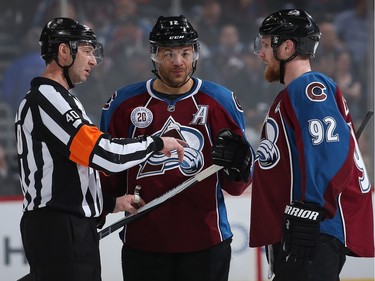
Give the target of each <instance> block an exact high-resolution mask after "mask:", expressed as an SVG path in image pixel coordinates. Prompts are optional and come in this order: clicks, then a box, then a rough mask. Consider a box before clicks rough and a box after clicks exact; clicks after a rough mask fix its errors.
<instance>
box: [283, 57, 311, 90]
mask: <svg viewBox="0 0 375 281" xmlns="http://www.w3.org/2000/svg"><path fill="white" fill-rule="evenodd" d="M309 71H311V66H310V61H309V60H303V59H299V58H296V59H294V60H292V61H290V62H287V63H286V65H285V77H284V82H285V86H288V85H289V84H290V83H291V82H292V81H293V80H294V79H296V78H298V77H300V76H301V75H303V74H304V73H306V72H309Z"/></svg>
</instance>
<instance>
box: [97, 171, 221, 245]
mask: <svg viewBox="0 0 375 281" xmlns="http://www.w3.org/2000/svg"><path fill="white" fill-rule="evenodd" d="M222 168H223V166H219V165H215V164H213V165H211V166H210V167H208V168H206V169H204V170H203V171H201V172H199V173H198V174H196V175H195V176H192V177H191V178H189V179H187V180H186V181H184V182H182V183H180V184H179V185H177V186H176V187H174V188H172V189H171V190H169V191H167V192H166V193H164V194H163V195H161V196H159V197H157V198H155V199H154V200H152V201H150V202H148V203H147V204H146V205H144V206H142V207H141V208H139V209H138V212H137V213H136V214H132V215H128V216H126V217H124V218H122V219H120V220H118V221H117V222H115V223H113V224H111V225H109V226H107V227H106V228H104V229H103V230H101V231H100V232H99V239H102V238H104V237H106V236H107V235H109V234H111V233H112V232H114V231H116V230H117V229H119V228H121V227H123V226H124V225H126V224H128V223H130V222H131V221H133V220H135V219H137V218H139V217H140V216H142V215H144V214H146V213H148V212H150V211H151V210H153V209H155V208H156V207H157V206H159V205H160V204H162V203H164V202H165V201H167V200H169V199H171V198H172V197H174V196H176V195H177V194H179V193H180V192H182V191H184V190H185V189H187V188H189V187H191V186H193V185H194V184H196V183H197V182H201V181H203V180H204V179H206V178H208V177H209V176H211V175H213V174H214V173H216V172H218V171H220V170H221V169H222Z"/></svg>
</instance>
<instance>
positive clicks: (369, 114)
mask: <svg viewBox="0 0 375 281" xmlns="http://www.w3.org/2000/svg"><path fill="white" fill-rule="evenodd" d="M373 114H374V111H372V110H369V111H368V112H367V114H366V116H365V118H364V119H363V121H362V123H361V125H360V126H359V128H358V130H357V133H356V137H357V139H359V137H360V136H361V135H362V132H363V130H364V129H365V128H366V125H367V123H368V121H370V119H371V117H372V115H373Z"/></svg>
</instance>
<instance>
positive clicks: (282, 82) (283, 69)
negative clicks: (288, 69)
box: [273, 50, 298, 84]
mask: <svg viewBox="0 0 375 281" xmlns="http://www.w3.org/2000/svg"><path fill="white" fill-rule="evenodd" d="M273 53H274V56H275V59H276V60H278V61H279V62H280V83H281V84H285V82H284V76H285V64H286V63H287V62H289V61H291V60H292V59H294V58H295V57H296V56H297V55H298V54H297V52H295V53H294V54H293V55H291V56H290V57H289V58H288V59H286V60H280V59H279V58H278V57H277V50H274V52H273Z"/></svg>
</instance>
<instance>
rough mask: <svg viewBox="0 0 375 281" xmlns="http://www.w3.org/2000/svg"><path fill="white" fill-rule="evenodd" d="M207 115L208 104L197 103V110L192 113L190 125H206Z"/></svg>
mask: <svg viewBox="0 0 375 281" xmlns="http://www.w3.org/2000/svg"><path fill="white" fill-rule="evenodd" d="M207 115H208V105H198V110H197V112H196V113H195V114H193V120H191V122H190V125H206V123H207Z"/></svg>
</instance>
